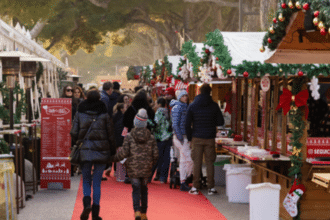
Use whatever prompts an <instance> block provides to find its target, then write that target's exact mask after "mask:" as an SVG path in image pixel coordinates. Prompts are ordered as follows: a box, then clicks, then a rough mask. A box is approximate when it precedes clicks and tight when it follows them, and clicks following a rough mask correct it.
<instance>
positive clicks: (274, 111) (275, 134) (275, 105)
mask: <svg viewBox="0 0 330 220" xmlns="http://www.w3.org/2000/svg"><path fill="white" fill-rule="evenodd" d="M278 81H279V80H278V76H275V79H274V101H273V109H272V111H273V126H272V127H273V133H272V135H273V137H272V151H276V150H277V111H276V107H277V104H278V92H279V86H278Z"/></svg>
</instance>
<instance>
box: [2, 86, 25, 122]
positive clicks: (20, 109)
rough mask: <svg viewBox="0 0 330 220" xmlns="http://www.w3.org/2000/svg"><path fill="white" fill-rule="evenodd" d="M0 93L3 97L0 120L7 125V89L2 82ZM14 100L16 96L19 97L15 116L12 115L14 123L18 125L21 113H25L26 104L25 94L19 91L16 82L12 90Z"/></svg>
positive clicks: (21, 90)
mask: <svg viewBox="0 0 330 220" xmlns="http://www.w3.org/2000/svg"><path fill="white" fill-rule="evenodd" d="M0 92H1V94H2V97H3V105H1V106H0V118H1V119H2V120H3V121H4V122H7V123H9V120H10V118H9V89H8V88H7V87H6V84H5V83H4V82H0ZM13 93H14V98H13V101H16V95H17V94H18V95H19V96H20V100H19V101H18V102H16V108H15V114H14V123H20V121H21V117H22V113H23V112H26V108H27V104H26V99H25V93H24V90H23V89H20V87H19V85H18V83H17V82H16V84H15V88H14V90H13Z"/></svg>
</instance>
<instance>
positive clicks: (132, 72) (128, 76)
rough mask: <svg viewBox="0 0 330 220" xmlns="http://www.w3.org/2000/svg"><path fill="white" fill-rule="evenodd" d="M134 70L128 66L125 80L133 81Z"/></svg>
mask: <svg viewBox="0 0 330 220" xmlns="http://www.w3.org/2000/svg"><path fill="white" fill-rule="evenodd" d="M134 76H135V70H134V67H133V66H130V67H129V68H128V70H127V72H126V77H127V80H134Z"/></svg>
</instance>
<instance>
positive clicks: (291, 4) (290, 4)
mask: <svg viewBox="0 0 330 220" xmlns="http://www.w3.org/2000/svg"><path fill="white" fill-rule="evenodd" d="M288 6H289V8H290V9H293V8H294V5H293V3H292V1H290V2H289V4H288Z"/></svg>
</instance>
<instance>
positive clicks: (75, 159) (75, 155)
mask: <svg viewBox="0 0 330 220" xmlns="http://www.w3.org/2000/svg"><path fill="white" fill-rule="evenodd" d="M96 120H97V118H96V119H93V122H92V123H91V125H90V126H89V128H88V131H87V133H86V135H85V137H84V139H83V141H81V142H80V143H78V144H75V145H73V147H72V150H71V153H70V156H69V160H70V163H71V164H74V165H80V150H81V146H82V144H83V143H84V141H85V140H87V137H88V135H89V133H90V131H91V128H92V126H93V124H94V122H95V121H96Z"/></svg>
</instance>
